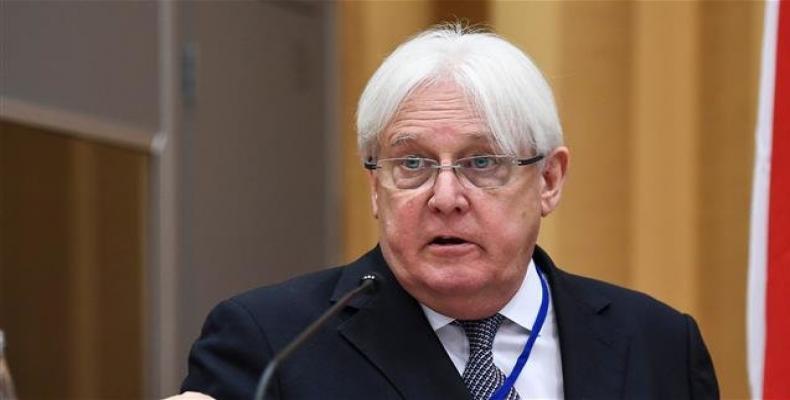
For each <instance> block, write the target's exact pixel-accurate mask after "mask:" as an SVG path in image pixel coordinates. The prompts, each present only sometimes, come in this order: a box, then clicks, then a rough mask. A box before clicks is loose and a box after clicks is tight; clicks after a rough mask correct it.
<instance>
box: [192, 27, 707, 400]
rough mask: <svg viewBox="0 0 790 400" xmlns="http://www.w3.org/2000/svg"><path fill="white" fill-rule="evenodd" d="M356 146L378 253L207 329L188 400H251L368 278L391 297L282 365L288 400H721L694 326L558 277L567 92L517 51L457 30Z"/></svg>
mask: <svg viewBox="0 0 790 400" xmlns="http://www.w3.org/2000/svg"><path fill="white" fill-rule="evenodd" d="M357 127H358V135H359V136H358V137H359V147H360V152H361V154H362V156H363V160H364V165H365V167H366V168H368V169H369V171H370V172H369V176H370V187H371V200H372V204H373V211H374V215H375V217H376V218H377V219H378V222H379V234H380V243H379V246H378V247H377V248H375V249H373V250H372V251H371V252H369V253H368V254H366V255H364V256H362V258H360V259H359V260H357V261H355V262H353V263H351V264H349V265H347V266H344V267H340V268H336V269H330V270H326V271H322V272H318V273H315V274H311V275H308V276H304V277H300V278H296V279H294V280H291V281H288V282H285V283H283V284H280V285H276V286H272V287H267V288H261V289H257V290H253V291H251V292H248V293H245V294H242V295H240V296H237V297H234V298H232V299H230V300H228V301H226V302H224V303H222V304H220V305H219V306H217V307H216V308H215V309H214V310H213V311H212V312H211V314H210V315H209V317H208V320H207V322H206V324H205V326H204V328H203V332H202V335H201V337H200V339H198V341H197V342H196V343H195V345H194V347H193V349H192V354H191V355H190V364H189V375H188V376H187V378H186V380H185V381H184V385H183V388H182V389H183V390H194V391H199V392H203V393H207V394H210V395H212V396H214V397H216V398H219V399H236V398H238V399H243V398H251V397H252V394H253V392H254V390H255V386H256V383H257V381H258V378H259V376H260V374H261V371H262V370H263V368H264V367H265V366H266V364H267V361H268V360H269V359H271V357H272V355H273V354H274V353H276V352H277V351H279V350H280V349H282V348H283V347H284V346H285V345H286V344H287V343H288V342H289V341H290V340H292V339H293V338H294V337H295V336H296V335H297V334H298V333H299V331H301V330H302V329H304V328H305V327H306V326H307V325H308V324H309V323H310V322H312V321H313V320H315V319H316V318H317V317H318V316H319V315H320V314H321V313H322V312H324V311H325V310H326V309H327V308H328V307H330V306H331V305H332V304H333V302H334V301H336V300H337V299H338V298H339V297H340V296H342V295H343V294H344V293H346V292H347V291H349V290H351V289H352V288H354V287H355V286H356V285H357V284H358V282H359V279H360V277H361V276H362V275H364V274H365V273H368V272H376V273H378V274H379V275H381V276H383V277H384V278H385V279H384V280H385V282H384V283H383V284H382V285H381V287H380V289H379V290H378V291H377V293H375V294H373V295H369V296H366V297H363V298H359V299H357V300H356V301H355V302H353V303H352V304H351V306H349V307H347V308H346V309H345V310H344V311H343V313H342V314H341V315H340V316H339V317H338V318H335V319H333V320H331V321H330V322H329V324H328V326H326V327H325V328H324V329H322V330H321V331H320V332H319V333H318V335H317V336H316V337H314V338H313V339H311V340H310V341H309V342H308V343H307V344H306V345H305V346H304V348H302V349H300V350H298V351H297V352H296V353H294V354H293V356H292V357H291V358H290V359H288V360H287V361H286V362H285V363H284V364H282V367H281V369H279V371H278V373H277V376H276V380H275V382H274V384H273V388H272V392H271V393H272V395H273V396H275V397H276V398H282V399H475V400H478V399H489V398H497V399H519V398H523V399H525V398H563V397H564V398H597V399H613V398H661V399H684V398H717V397H718V388H717V382H716V377H715V374H714V371H713V366H712V364H711V360H710V357H709V355H708V352H707V349H706V348H705V345H704V343H703V341H702V338H701V335H700V333H699V330H698V328H697V326H696V324H695V323H694V321H693V319H692V318H691V317H689V316H687V315H684V314H680V313H678V312H677V311H675V310H672V309H671V308H669V307H668V306H666V305H664V304H662V303H659V302H657V301H656V300H653V299H651V298H649V297H648V296H645V295H643V294H639V293H636V292H632V291H628V290H626V289H622V288H617V287H615V286H612V285H608V284H606V283H602V282H597V281H593V280H590V279H586V278H581V277H578V276H574V275H571V274H568V273H565V272H563V271H561V270H559V269H558V268H557V267H556V266H554V264H553V262H552V261H551V259H550V258H549V257H548V255H547V254H546V253H545V252H543V251H542V250H541V249H540V248H539V247H537V246H536V242H537V238H538V231H539V229H540V222H541V218H542V217H544V216H546V215H548V214H549V213H551V212H552V211H553V210H554V209H555V208H556V207H557V205H558V203H559V200H560V195H561V192H562V186H563V181H564V178H565V174H566V170H567V166H568V157H569V153H568V149H567V148H565V147H564V146H563V145H562V133H561V128H560V123H559V119H558V116H557V112H556V107H555V105H554V100H553V96H552V93H551V90H550V88H549V86H548V84H547V83H546V81H545V79H544V78H543V77H542V75H541V73H540V71H539V70H538V69H537V67H536V66H535V65H534V64H533V63H532V62H531V61H530V60H529V59H528V58H527V57H526V56H525V55H524V54H523V53H522V52H521V51H520V50H518V49H517V48H516V47H514V46H513V45H511V44H510V43H508V42H507V41H505V40H503V39H501V38H499V37H497V36H494V35H491V34H486V33H475V32H469V31H465V30H464V29H463V28H461V27H458V26H446V27H441V28H437V29H434V30H431V31H428V32H425V33H423V34H421V35H419V36H417V37H416V38H414V39H412V40H410V41H408V42H406V43H404V44H403V45H401V46H400V47H399V48H398V49H397V50H395V52H393V54H392V55H390V56H389V57H388V58H387V59H386V60H385V61H384V63H383V64H382V65H381V66H380V67H379V69H378V70H377V71H376V73H375V74H374V75H373V77H372V78H371V80H370V82H368V85H367V87H366V88H365V91H364V93H363V94H362V97H361V99H360V103H359V110H358V120H357Z"/></svg>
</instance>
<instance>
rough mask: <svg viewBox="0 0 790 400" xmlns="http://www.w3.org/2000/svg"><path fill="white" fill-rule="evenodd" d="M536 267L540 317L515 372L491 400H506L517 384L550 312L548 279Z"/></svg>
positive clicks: (514, 368) (534, 323)
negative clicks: (511, 389) (538, 284)
mask: <svg viewBox="0 0 790 400" xmlns="http://www.w3.org/2000/svg"><path fill="white" fill-rule="evenodd" d="M535 267H536V268H535V272H537V274H538V278H539V279H540V288H541V298H540V311H538V316H537V317H535V322H533V323H532V330H531V331H530V332H529V339H527V344H525V345H524V350H522V351H521V355H520V356H518V361H516V366H515V367H513V372H511V373H510V376H508V377H507V379H505V383H503V384H502V387H500V388H499V390H497V391H496V392H494V394H493V395H492V396H491V400H505V399H506V398H507V394H508V392H510V388H512V387H513V384H514V383H516V379H518V375H519V374H521V370H522V369H524V365H525V364H526V363H527V360H528V359H529V353H531V352H532V346H533V345H534V344H535V339H537V338H538V333H540V329H541V328H543V321H545V320H546V314H548V312H549V289H548V287H547V286H546V279H545V278H543V275H541V273H540V268H537V264H535Z"/></svg>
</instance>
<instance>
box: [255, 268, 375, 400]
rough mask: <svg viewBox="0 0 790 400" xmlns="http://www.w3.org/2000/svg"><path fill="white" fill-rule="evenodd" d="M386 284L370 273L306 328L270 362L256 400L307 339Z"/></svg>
mask: <svg viewBox="0 0 790 400" xmlns="http://www.w3.org/2000/svg"><path fill="white" fill-rule="evenodd" d="M382 282H384V279H383V278H382V277H381V276H380V275H379V274H377V273H375V272H368V273H366V274H365V275H362V277H361V278H360V279H359V284H358V285H357V287H355V288H354V289H352V290H350V291H349V292H348V293H346V294H344V295H343V297H341V298H340V300H338V301H337V303H335V304H334V305H333V306H332V307H329V309H328V310H326V311H325V312H324V313H323V314H321V316H320V317H319V318H318V319H317V320H315V321H314V322H313V323H312V324H310V326H308V327H307V328H305V330H303V331H302V332H301V333H299V335H298V336H297V337H296V338H295V339H294V340H292V341H291V343H288V345H287V346H285V347H284V348H283V349H282V350H280V352H278V353H277V354H275V355H274V357H272V360H271V361H270V362H269V365H267V366H266V369H264V370H263V373H262V374H261V379H260V380H259V381H258V387H257V388H256V389H255V397H254V399H255V400H263V399H264V398H265V396H266V392H267V391H268V388H269V383H270V382H271V380H272V377H273V376H274V372H275V371H276V370H277V367H279V366H280V363H282V362H283V361H284V360H285V359H286V358H288V356H290V355H291V353H293V352H294V351H296V349H298V348H299V347H301V346H302V344H304V342H306V341H307V339H310V338H311V337H312V336H313V335H315V333H316V332H318V330H319V329H321V327H322V326H323V325H324V324H325V323H326V322H327V321H329V320H330V319H331V318H332V317H334V316H335V315H337V314H338V313H339V312H340V310H342V309H343V308H345V306H346V305H348V303H350V302H351V300H353V299H354V298H355V297H357V295H359V294H360V293H364V292H367V293H369V294H373V293H376V291H378V289H379V288H380V286H381V283H382Z"/></svg>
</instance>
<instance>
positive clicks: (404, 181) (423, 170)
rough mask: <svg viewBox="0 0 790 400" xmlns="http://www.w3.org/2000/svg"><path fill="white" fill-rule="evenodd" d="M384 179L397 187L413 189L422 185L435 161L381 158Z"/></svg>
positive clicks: (410, 158)
mask: <svg viewBox="0 0 790 400" xmlns="http://www.w3.org/2000/svg"><path fill="white" fill-rule="evenodd" d="M380 163H381V167H382V172H383V173H384V175H385V179H387V180H389V182H390V183H391V184H392V186H393V187H396V188H398V189H415V188H418V187H420V186H422V184H423V183H425V182H426V181H427V180H428V179H429V178H430V177H431V174H432V173H433V165H435V164H436V162H435V161H433V160H429V159H425V158H416V157H409V158H391V159H388V160H381V161H380Z"/></svg>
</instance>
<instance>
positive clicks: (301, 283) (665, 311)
mask: <svg viewBox="0 0 790 400" xmlns="http://www.w3.org/2000/svg"><path fill="white" fill-rule="evenodd" d="M534 259H535V261H536V263H537V264H538V265H540V266H541V269H542V271H544V272H545V273H546V275H547V277H548V281H549V284H550V287H551V295H552V301H553V302H554V303H553V304H554V312H555V313H556V317H557V325H558V329H559V338H560V353H561V357H562V372H563V380H564V389H565V397H566V398H569V399H581V398H587V399H618V398H627V399H633V398H649V399H687V398H695V399H707V398H718V387H717V382H716V376H715V374H714V371H713V365H712V363H711V359H710V356H709V355H708V351H707V349H706V348H705V344H704V343H703V341H702V337H701V335H700V332H699V329H698V328H697V325H696V324H695V322H694V320H693V319H692V318H691V317H690V316H688V315H685V314H681V313H679V312H677V311H675V310H673V309H672V308H670V307H668V306H666V305H664V304H662V303H660V302H658V301H656V300H654V299H652V298H650V297H648V296H646V295H644V294H640V293H637V292H633V291H630V290H627V289H623V288H619V287H616V286H613V285H609V284H606V283H603V282H599V281H595V280H591V279H587V278H582V277H579V276H574V275H571V274H568V273H566V272H563V271H561V270H559V269H557V267H555V266H554V263H553V262H552V261H551V259H550V258H549V257H548V256H547V255H546V253H544V252H543V251H542V250H540V249H539V248H536V250H535V254H534ZM368 271H374V272H377V273H378V274H380V275H381V276H383V277H384V278H385V281H386V282H385V283H384V284H383V285H381V287H380V289H379V290H378V291H377V293H376V294H374V295H370V296H365V297H362V298H357V300H356V301H354V302H353V303H352V304H351V306H349V307H347V308H346V309H345V310H344V311H343V312H342V313H341V314H340V316H339V317H338V318H335V319H333V320H331V321H330V323H329V324H328V326H326V327H325V328H324V329H323V330H321V331H320V332H319V333H318V334H317V335H316V336H315V337H313V338H312V339H311V340H310V341H309V342H307V343H306V345H305V346H304V347H303V348H301V349H299V350H297V351H296V352H295V353H294V354H293V355H292V356H291V358H289V359H288V360H286V361H285V362H284V363H283V364H282V365H281V366H280V369H279V371H278V373H277V375H276V378H275V381H274V382H272V386H273V387H272V389H273V390H272V391H271V392H270V393H271V394H272V395H273V396H274V397H273V398H281V399H469V398H470V395H469V393H468V392H467V390H466V388H465V387H464V384H463V382H462V380H461V378H460V376H459V374H458V372H457V370H456V369H455V367H454V366H453V364H452V362H451V361H450V358H449V357H448V356H447V354H446V352H445V351H444V348H443V347H442V345H441V343H440V342H439V339H438V338H437V336H436V334H435V333H434V332H433V330H432V329H431V327H430V325H429V324H428V321H427V320H426V318H425V316H424V314H423V312H422V310H421V309H420V307H419V305H418V303H417V302H416V301H415V300H414V298H412V297H411V296H410V295H409V294H408V293H406V292H405V291H404V290H403V288H402V287H401V286H400V285H399V284H398V282H397V281H396V280H395V278H394V277H393V276H392V273H391V272H390V270H389V268H388V267H387V264H386V262H385V261H384V258H383V257H382V254H381V251H380V250H379V249H378V248H376V249H374V250H373V251H371V252H369V253H368V254H366V255H365V256H363V257H362V258H360V259H359V260H357V261H355V262H353V263H351V264H349V265H347V266H344V267H340V268H335V269H329V270H325V271H321V272H318V273H313V274H310V275H306V276H303V277H300V278H296V279H293V280H290V281H287V282H285V283H282V284H279V285H276V286H271V287H265V288H260V289H255V290H252V291H250V292H247V293H244V294H242V295H239V296H236V297H234V298H232V299H230V300H227V301H225V302H223V303H221V304H219V305H218V306H217V307H216V308H215V309H214V310H213V311H212V312H211V313H210V315H209V316H208V319H207V320H206V323H205V325H204V327H203V331H202V333H201V336H200V338H199V339H198V340H197V341H196V342H195V344H194V346H193V347H192V351H191V354H190V356H189V375H188V376H187V378H186V380H185V381H184V383H183V386H182V390H184V391H186V390H195V391H200V392H203V393H206V394H209V395H212V396H213V397H215V398H217V399H223V400H224V399H252V396H253V393H254V390H255V387H256V384H257V381H258V379H259V376H260V374H261V372H262V370H263V368H264V367H265V365H266V363H267V360H269V359H270V358H271V357H272V354H273V353H275V352H276V351H278V350H279V349H282V348H283V347H284V346H285V345H286V344H287V343H288V342H289V341H290V340H292V339H293V338H294V337H295V336H296V335H297V334H298V333H299V332H300V331H301V330H302V329H304V328H305V327H306V326H307V325H308V324H309V323H310V322H312V321H314V320H315V319H316V318H318V316H319V315H320V314H321V313H322V312H324V311H325V310H326V309H327V308H328V307H329V306H330V305H331V304H332V302H334V301H337V299H339V298H340V297H341V296H342V295H343V294H344V293H346V292H347V291H348V290H350V289H352V288H353V287H355V286H356V285H357V284H358V282H359V279H360V277H361V276H362V275H363V274H364V273H365V272H368Z"/></svg>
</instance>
